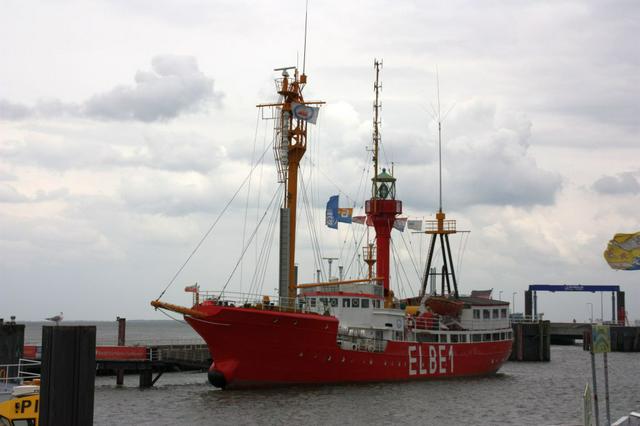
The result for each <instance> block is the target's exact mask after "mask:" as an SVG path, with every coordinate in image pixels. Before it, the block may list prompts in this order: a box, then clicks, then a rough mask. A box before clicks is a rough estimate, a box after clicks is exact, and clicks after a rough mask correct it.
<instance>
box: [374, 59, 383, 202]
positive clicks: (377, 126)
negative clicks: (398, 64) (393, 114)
mask: <svg viewBox="0 0 640 426" xmlns="http://www.w3.org/2000/svg"><path fill="white" fill-rule="evenodd" d="M373 67H374V69H375V70H376V81H375V83H373V91H374V92H375V101H374V103H373V176H378V150H379V148H380V146H379V145H380V89H381V88H382V84H380V68H381V67H382V61H378V60H377V59H374V60H373ZM371 195H372V196H375V195H376V194H375V193H374V194H371Z"/></svg>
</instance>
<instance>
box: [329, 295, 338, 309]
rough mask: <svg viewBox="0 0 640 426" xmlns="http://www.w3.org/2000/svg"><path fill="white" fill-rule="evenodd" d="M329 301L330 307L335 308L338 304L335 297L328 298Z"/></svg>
mask: <svg viewBox="0 0 640 426" xmlns="http://www.w3.org/2000/svg"><path fill="white" fill-rule="evenodd" d="M329 303H330V304H331V307H332V308H335V307H337V306H338V298H337V297H332V298H331V299H329Z"/></svg>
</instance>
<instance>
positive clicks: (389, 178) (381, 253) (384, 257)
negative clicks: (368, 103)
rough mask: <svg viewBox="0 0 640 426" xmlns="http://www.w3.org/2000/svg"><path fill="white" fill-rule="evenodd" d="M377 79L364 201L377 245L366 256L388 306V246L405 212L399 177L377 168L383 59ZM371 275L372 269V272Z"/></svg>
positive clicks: (390, 296) (377, 63) (376, 63)
mask: <svg viewBox="0 0 640 426" xmlns="http://www.w3.org/2000/svg"><path fill="white" fill-rule="evenodd" d="M373 66H374V69H375V74H376V80H375V83H374V85H373V89H374V92H375V101H374V104H373V167H374V175H373V178H372V179H371V182H372V184H371V199H369V200H367V201H366V203H365V212H366V213H367V225H373V227H374V228H375V230H376V247H375V250H374V247H373V246H372V245H368V247H365V251H364V254H365V260H366V261H367V263H368V265H369V271H371V269H372V266H373V264H374V263H375V264H376V276H377V277H378V278H379V281H380V284H381V285H382V287H383V290H384V298H385V307H389V306H391V304H392V302H393V292H391V290H390V288H389V287H390V286H389V284H390V283H389V247H390V241H391V229H392V228H393V223H394V222H395V220H396V216H397V215H398V214H400V213H402V201H400V200H396V179H395V178H394V177H393V175H392V174H389V173H388V172H387V170H386V169H382V172H378V162H379V148H380V128H379V124H380V88H381V87H382V85H381V84H380V68H381V66H382V61H378V60H374V62H373ZM369 275H370V276H371V272H369Z"/></svg>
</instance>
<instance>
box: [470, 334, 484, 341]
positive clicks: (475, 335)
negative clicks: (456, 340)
mask: <svg viewBox="0 0 640 426" xmlns="http://www.w3.org/2000/svg"><path fill="white" fill-rule="evenodd" d="M481 340H482V336H481V335H479V334H472V335H471V341H472V342H480V341H481Z"/></svg>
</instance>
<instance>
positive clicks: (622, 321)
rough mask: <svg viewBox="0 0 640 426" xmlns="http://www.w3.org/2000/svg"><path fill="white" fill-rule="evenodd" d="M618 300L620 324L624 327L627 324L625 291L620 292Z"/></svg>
mask: <svg viewBox="0 0 640 426" xmlns="http://www.w3.org/2000/svg"><path fill="white" fill-rule="evenodd" d="M617 300H618V309H617V311H618V324H620V325H622V326H624V324H625V322H626V313H625V306H624V305H625V304H624V291H619V292H618V294H617Z"/></svg>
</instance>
